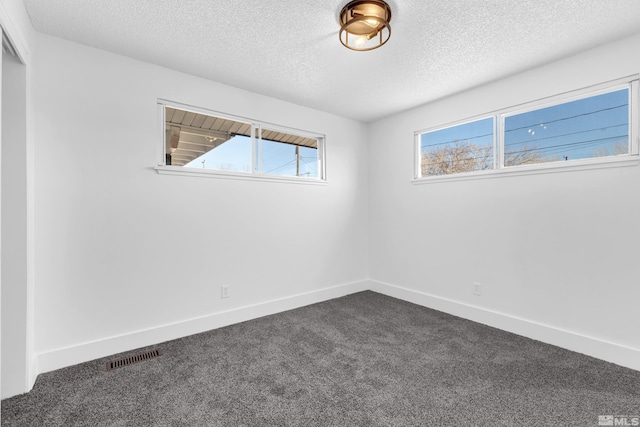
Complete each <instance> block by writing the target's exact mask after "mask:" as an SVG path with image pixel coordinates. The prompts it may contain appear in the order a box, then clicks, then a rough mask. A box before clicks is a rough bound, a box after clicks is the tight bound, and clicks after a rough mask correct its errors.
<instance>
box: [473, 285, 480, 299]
mask: <svg viewBox="0 0 640 427" xmlns="http://www.w3.org/2000/svg"><path fill="white" fill-rule="evenodd" d="M473 294H474V295H478V296H480V295H482V285H481V284H480V283H477V282H473Z"/></svg>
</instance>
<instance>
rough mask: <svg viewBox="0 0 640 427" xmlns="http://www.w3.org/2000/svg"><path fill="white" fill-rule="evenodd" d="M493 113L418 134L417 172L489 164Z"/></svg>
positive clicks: (424, 173) (449, 171) (447, 171)
mask: <svg viewBox="0 0 640 427" xmlns="http://www.w3.org/2000/svg"><path fill="white" fill-rule="evenodd" d="M493 128H494V126H493V117H488V118H486V119H482V120H477V121H474V122H469V123H464V124H461V125H456V126H452V127H448V128H445V129H439V130H435V131H432V132H426V133H423V134H420V169H421V176H432V175H447V174H452V173H460V172H472V171H480V170H485V169H492V168H493V141H494V137H493Z"/></svg>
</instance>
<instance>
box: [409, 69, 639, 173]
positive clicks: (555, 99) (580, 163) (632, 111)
mask: <svg viewBox="0 0 640 427" xmlns="http://www.w3.org/2000/svg"><path fill="white" fill-rule="evenodd" d="M638 78H639V77H638V75H634V76H629V77H625V78H621V79H617V80H614V81H610V82H607V83H603V84H599V85H595V86H590V87H587V88H583V89H579V90H575V91H571V92H567V93H564V94H560V95H556V96H552V97H548V98H543V99H539V100H536V101H532V102H528V103H525V104H521V105H517V106H513V107H508V108H504V109H502V110H497V111H494V112H491V113H487V114H480V115H477V116H473V117H471V118H466V119H463V120H458V121H455V122H451V123H448V124H445V125H441V126H433V127H430V128H426V129H421V130H418V131H416V132H414V157H415V159H414V174H413V180H412V182H413V183H414V184H429V183H436V182H446V181H459V180H469V179H485V178H495V177H501V176H514V175H516V176H517V175H531V174H541V173H556V172H569V171H574V170H588V169H602V168H611V167H627V166H639V165H640V155H639V153H640V129H639V122H640V89H639V81H638ZM621 89H628V90H629V153H628V154H621V155H617V156H606V157H590V158H586V159H577V160H569V161H567V162H545V163H536V164H530V165H517V166H507V167H505V166H504V156H503V153H504V122H505V118H507V117H510V116H513V115H517V114H522V113H526V112H529V111H535V110H538V109H542V108H546V107H550V106H554V105H559V104H563V103H567V102H571V101H576V100H580V99H585V98H589V97H593V96H597V95H601V94H604V93H609V92H615V91H617V90H621ZM490 117H494V150H493V152H494V161H493V169H488V170H484V171H474V172H461V173H456V174H449V175H435V176H422V175H421V174H422V169H421V148H420V135H422V134H424V133H428V132H434V131H438V130H442V129H447V128H451V127H454V126H459V125H463V124H466V123H469V122H473V121H477V120H482V119H485V118H490Z"/></svg>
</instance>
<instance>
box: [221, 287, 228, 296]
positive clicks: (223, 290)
mask: <svg viewBox="0 0 640 427" xmlns="http://www.w3.org/2000/svg"><path fill="white" fill-rule="evenodd" d="M229 288H230V286H229V285H222V295H221V297H222V298H229Z"/></svg>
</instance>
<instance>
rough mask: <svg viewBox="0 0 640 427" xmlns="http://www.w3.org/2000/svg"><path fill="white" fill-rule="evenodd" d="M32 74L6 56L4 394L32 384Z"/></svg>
mask: <svg viewBox="0 0 640 427" xmlns="http://www.w3.org/2000/svg"><path fill="white" fill-rule="evenodd" d="M25 87H26V73H25V67H24V65H22V64H21V63H20V62H19V60H18V59H17V58H15V57H13V56H11V55H9V54H6V53H3V55H2V239H1V242H2V344H3V345H2V379H3V387H2V393H3V395H14V394H18V393H20V392H22V391H24V389H25V388H26V387H27V374H26V372H27V369H28V367H27V361H28V356H27V352H28V334H27V326H28V320H27V319H28V312H27V307H28V304H27V298H28V292H27V271H28V270H27V219H28V215H27V194H28V192H27V145H26V143H25V141H26V116H25V112H26V97H25V94H26V92H25Z"/></svg>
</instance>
